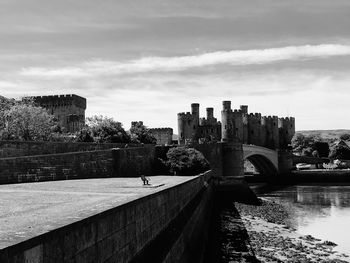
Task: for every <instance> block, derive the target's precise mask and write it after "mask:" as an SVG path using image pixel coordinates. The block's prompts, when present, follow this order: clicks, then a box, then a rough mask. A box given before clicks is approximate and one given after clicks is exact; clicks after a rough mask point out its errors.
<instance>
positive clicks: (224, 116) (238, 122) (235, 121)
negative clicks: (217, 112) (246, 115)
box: [221, 101, 244, 142]
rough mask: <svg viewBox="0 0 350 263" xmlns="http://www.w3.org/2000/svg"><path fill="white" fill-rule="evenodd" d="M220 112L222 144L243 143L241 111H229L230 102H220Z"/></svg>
mask: <svg viewBox="0 0 350 263" xmlns="http://www.w3.org/2000/svg"><path fill="white" fill-rule="evenodd" d="M222 106H223V109H222V111H221V123H222V136H221V137H222V138H221V140H222V141H223V142H243V137H244V136H243V131H244V129H243V113H242V111H241V110H234V111H232V109H231V101H223V102H222Z"/></svg>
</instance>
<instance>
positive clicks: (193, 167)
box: [163, 147, 210, 175]
mask: <svg viewBox="0 0 350 263" xmlns="http://www.w3.org/2000/svg"><path fill="white" fill-rule="evenodd" d="M166 157H167V160H165V161H164V160H163V163H164V164H165V165H166V166H167V167H168V168H169V170H170V172H171V173H173V174H176V175H196V174H199V173H202V172H204V171H207V170H208V169H209V168H210V166H209V163H208V161H207V160H206V159H205V157H204V156H203V154H202V153H201V152H199V151H197V150H195V149H193V148H187V147H175V148H171V149H169V151H168V152H167V154H166Z"/></svg>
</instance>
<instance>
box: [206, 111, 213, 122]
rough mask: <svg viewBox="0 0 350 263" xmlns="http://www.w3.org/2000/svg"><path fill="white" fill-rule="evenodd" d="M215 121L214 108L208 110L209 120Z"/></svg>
mask: <svg viewBox="0 0 350 263" xmlns="http://www.w3.org/2000/svg"><path fill="white" fill-rule="evenodd" d="M213 119H214V108H207V120H208V121H210V120H213Z"/></svg>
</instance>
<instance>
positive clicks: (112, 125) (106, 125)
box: [86, 115, 131, 143]
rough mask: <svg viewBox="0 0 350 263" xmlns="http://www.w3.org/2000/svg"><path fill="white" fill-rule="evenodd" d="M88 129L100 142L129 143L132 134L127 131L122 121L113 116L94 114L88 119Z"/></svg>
mask: <svg viewBox="0 0 350 263" xmlns="http://www.w3.org/2000/svg"><path fill="white" fill-rule="evenodd" d="M86 123H87V126H88V129H90V131H91V134H92V136H93V137H95V138H96V140H97V141H98V142H111V143H127V142H130V141H131V139H130V136H129V135H128V134H127V133H126V131H125V130H124V128H123V125H122V124H121V123H120V122H117V121H114V120H113V118H108V117H104V116H102V115H100V116H97V115H95V116H92V117H89V118H87V119H86Z"/></svg>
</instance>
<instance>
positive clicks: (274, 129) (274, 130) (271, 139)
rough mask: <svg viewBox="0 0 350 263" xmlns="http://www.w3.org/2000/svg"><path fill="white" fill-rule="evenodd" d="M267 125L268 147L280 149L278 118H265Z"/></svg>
mask: <svg viewBox="0 0 350 263" xmlns="http://www.w3.org/2000/svg"><path fill="white" fill-rule="evenodd" d="M265 121H266V122H265V124H266V145H265V147H267V148H270V149H278V148H279V130H278V117H277V116H268V117H267V118H265Z"/></svg>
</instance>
